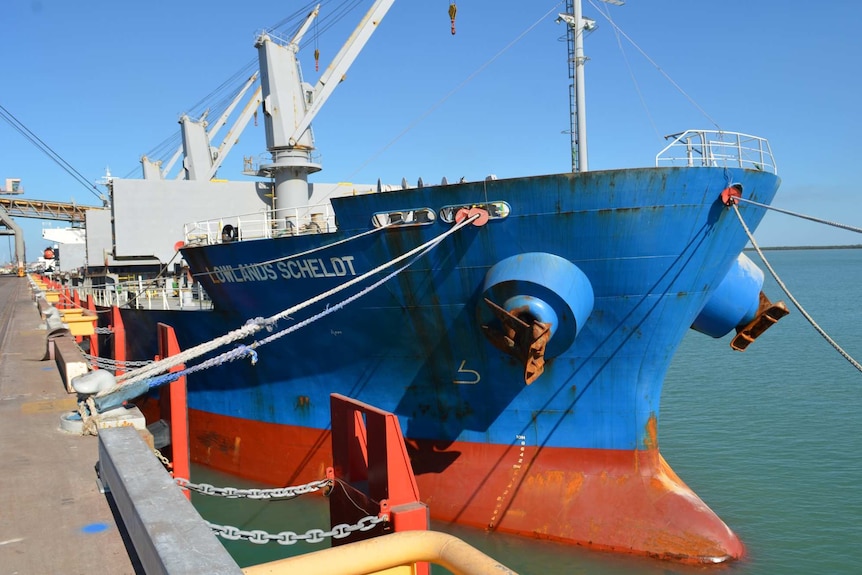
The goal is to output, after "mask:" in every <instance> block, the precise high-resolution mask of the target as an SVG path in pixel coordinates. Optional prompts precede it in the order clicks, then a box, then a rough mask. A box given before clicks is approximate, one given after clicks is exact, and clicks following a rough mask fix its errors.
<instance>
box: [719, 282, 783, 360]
mask: <svg viewBox="0 0 862 575" xmlns="http://www.w3.org/2000/svg"><path fill="white" fill-rule="evenodd" d="M789 313H790V310H788V309H787V306H786V305H785V304H784V302H783V301H780V302H777V303H772V302H771V301H769V298H768V297H766V294H764V293H763V292H760V304H759V305H758V308H757V315H756V316H755V318H754V319H753V320H751V321H750V322H748V323H747V324H745V325H744V326H742V327H737V328H736V336H735V337H734V338H733V340H732V341H731V342H730V347H731V348H733V349H734V350H736V351H745V349H746V348H747V347H748V346H749V345H750V344H751V343H752V342H753V341H754V340H755V339H757V338H758V337H759V336H760V335H761V334H763V332H765V331H766V330H767V329H769V328H770V327H772V326H773V325H775V324H776V323H778V320H780V319H781V318H783V317H784V316H786V315H787V314H789Z"/></svg>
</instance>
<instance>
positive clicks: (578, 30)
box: [557, 0, 623, 172]
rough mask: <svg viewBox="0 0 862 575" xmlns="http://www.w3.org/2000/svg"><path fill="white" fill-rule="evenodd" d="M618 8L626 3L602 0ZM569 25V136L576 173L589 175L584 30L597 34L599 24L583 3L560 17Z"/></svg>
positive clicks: (572, 4)
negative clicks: (590, 16)
mask: <svg viewBox="0 0 862 575" xmlns="http://www.w3.org/2000/svg"><path fill="white" fill-rule="evenodd" d="M602 2H606V3H608V4H613V5H614V6H622V5H623V1H622V0H602ZM560 21H562V22H565V23H566V40H567V44H568V47H569V59H568V62H569V79H570V80H571V83H570V84H569V103H570V112H569V133H570V134H571V135H572V171H573V172H586V171H588V170H589V165H588V162H587V114H586V96H585V91H584V63H585V62H586V60H587V59H586V57H585V56H584V30H587V31H589V30H593V29H595V27H596V22H595V20H590V19H589V18H584V17H583V13H582V10H581V0H566V13H565V14H560V15H559V18H557V22H560Z"/></svg>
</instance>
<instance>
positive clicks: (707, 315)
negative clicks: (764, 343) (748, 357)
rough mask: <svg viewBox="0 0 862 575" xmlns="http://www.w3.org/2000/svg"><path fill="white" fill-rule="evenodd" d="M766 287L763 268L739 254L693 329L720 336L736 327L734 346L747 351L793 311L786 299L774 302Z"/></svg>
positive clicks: (732, 345) (731, 345)
mask: <svg viewBox="0 0 862 575" xmlns="http://www.w3.org/2000/svg"><path fill="white" fill-rule="evenodd" d="M762 287H763V271H762V270H761V269H760V268H759V267H757V265H755V263H754V262H752V261H751V260H750V259H749V258H748V257H747V256H746V255H745V254H739V257H737V259H736V261H735V262H734V263H733V266H732V267H731V268H730V271H729V272H727V275H725V276H724V279H722V280H721V283H720V284H719V285H718V287H717V288H716V290H715V292H713V294H712V296H710V298H709V300H707V302H706V305H704V306H703V309H702V310H701V311H700V314H698V316H697V317H696V318H695V320H694V323H692V325H691V327H692V329H695V330H697V331H699V332H701V333H705V334H706V335H709V336H712V337H715V338H719V337H723V336H725V335H726V334H728V333H729V332H730V330H732V329H734V328H735V329H736V336H735V337H734V338H733V340H732V341H731V342H730V347H732V348H733V349H735V350H737V351H745V349H746V348H747V347H748V345H749V344H750V343H751V342H753V341H754V340H755V339H757V337H758V336H759V335H760V334H762V333H763V332H764V331H766V330H767V329H769V327H771V326H772V325H774V324H775V323H776V322H777V321H778V320H780V319H781V318H782V317H784V316H786V315H787V314H788V313H790V312H789V311H788V309H787V306H786V305H785V304H784V302H777V303H772V302H771V301H770V300H769V298H768V297H766V294H764V293H763V292H762V291H761V288H762Z"/></svg>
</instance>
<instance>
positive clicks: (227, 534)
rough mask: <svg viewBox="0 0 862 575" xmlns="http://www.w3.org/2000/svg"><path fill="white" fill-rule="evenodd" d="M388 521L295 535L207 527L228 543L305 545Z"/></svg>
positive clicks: (365, 519) (378, 519) (371, 518)
mask: <svg viewBox="0 0 862 575" xmlns="http://www.w3.org/2000/svg"><path fill="white" fill-rule="evenodd" d="M388 521H389V515H386V514H384V515H381V516H380V517H375V516H374V515H368V516H366V517H363V518H362V519H360V520H359V521H358V522H357V523H356V524H354V525H348V524H347V523H340V524H338V525H336V526H335V527H333V528H332V529H331V530H330V531H324V530H323V529H309V530H308V531H306V532H305V533H295V532H293V531H281V532H280V533H268V532H266V531H263V530H261V529H253V530H251V531H245V530H243V529H240V528H238V527H233V526H231V525H217V524H215V523H210V522H209V521H207V525H209V528H210V529H212V530H213V531H214V532H215V534H216V535H218V536H219V537H221V538H223V539H227V540H229V541H237V540H239V539H243V540H245V541H248V542H249V543H257V544H258V545H263V544H264V543H269V542H270V541H275V542H277V543H278V544H279V545H293V544H294V543H296V542H297V541H305V542H306V543H321V542H322V541H323V540H324V539H326V538H327V537H332V538H333V539H344V538H345V537H349V536H350V534H351V533H353V532H354V531H370V530H371V529H374V527H376V526H377V525H379V524H381V523H384V522H388Z"/></svg>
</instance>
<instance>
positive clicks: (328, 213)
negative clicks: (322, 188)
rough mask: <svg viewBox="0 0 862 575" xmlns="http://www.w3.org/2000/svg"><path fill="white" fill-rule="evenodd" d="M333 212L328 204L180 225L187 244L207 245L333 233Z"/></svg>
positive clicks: (266, 211)
mask: <svg viewBox="0 0 862 575" xmlns="http://www.w3.org/2000/svg"><path fill="white" fill-rule="evenodd" d="M335 229H336V225H335V213H334V212H333V211H332V206H331V205H330V204H328V203H327V204H318V205H314V206H303V207H301V208H291V209H283V210H263V211H260V212H254V213H250V214H242V215H239V216H229V217H224V218H219V219H216V220H202V221H197V222H191V223H188V224H186V225H185V226H184V227H183V234H184V237H185V241H186V243H187V244H190V245H211V244H218V243H225V242H232V241H240V240H252V239H263V238H266V239H269V238H277V237H281V236H296V235H303V234H320V233H328V232H334V231H335Z"/></svg>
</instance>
